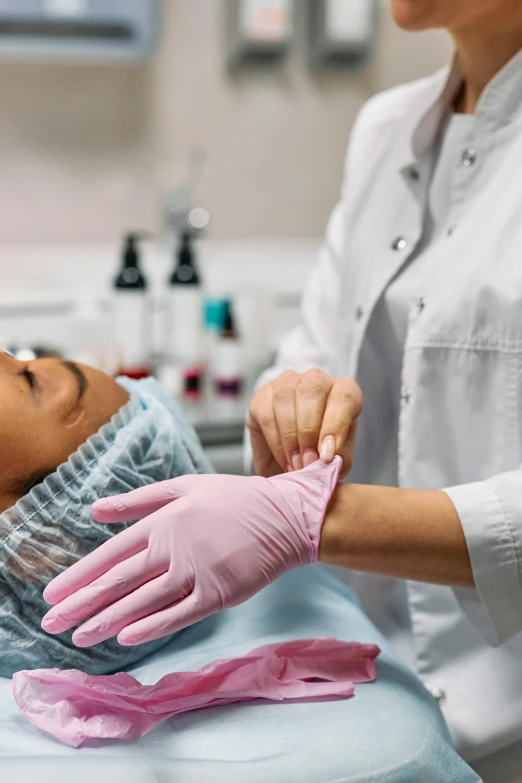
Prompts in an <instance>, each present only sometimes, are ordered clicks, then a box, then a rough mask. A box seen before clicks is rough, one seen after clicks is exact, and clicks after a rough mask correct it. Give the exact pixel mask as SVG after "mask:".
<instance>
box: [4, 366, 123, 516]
mask: <svg viewBox="0 0 522 783" xmlns="http://www.w3.org/2000/svg"><path fill="white" fill-rule="evenodd" d="M128 399H129V395H128V394H127V392H126V391H125V389H123V388H122V387H121V386H120V385H119V384H117V383H116V382H115V381H114V380H113V379H112V378H111V377H110V376H108V375H106V374H105V373H103V372H100V371H99V370H94V369H92V368H91V367H86V366H84V365H79V364H73V363H72V362H65V361H62V360H59V359H35V360H34V361H31V362H21V361H18V360H17V359H14V358H13V357H12V356H9V354H6V353H0V512H2V511H5V509H6V508H9V507H10V506H11V505H13V503H14V502H16V500H18V499H19V498H20V497H22V496H23V495H24V494H25V493H26V492H27V490H28V489H29V486H31V485H32V484H34V483H37V482H38V480H39V479H41V478H43V477H44V476H45V475H48V474H49V473H51V472H53V471H54V470H55V469H56V468H57V467H58V465H60V464H61V463H62V462H65V461H66V460H67V458H68V457H69V456H70V455H71V454H72V453H73V452H74V451H76V449H77V448H78V446H80V445H81V444H82V443H84V442H85V441H86V440H87V438H88V437H89V436H90V435H93V434H94V433H95V432H97V430H99V429H100V427H101V426H102V425H103V424H105V423H106V422H108V421H109V420H110V419H111V417H112V416H113V415H114V414H115V413H116V412H117V411H118V410H119V408H121V406H122V405H124V404H125V403H126V402H127V400H128Z"/></svg>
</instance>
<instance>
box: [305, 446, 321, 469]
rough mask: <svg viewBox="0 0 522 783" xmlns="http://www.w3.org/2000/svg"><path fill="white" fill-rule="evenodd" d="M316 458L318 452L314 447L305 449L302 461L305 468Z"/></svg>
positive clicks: (317, 457) (315, 460)
mask: <svg viewBox="0 0 522 783" xmlns="http://www.w3.org/2000/svg"><path fill="white" fill-rule="evenodd" d="M318 459H319V454H318V453H317V451H316V450H315V449H306V451H305V453H304V456H303V463H304V466H305V468H307V467H308V465H312V464H313V463H314V462H317V460H318Z"/></svg>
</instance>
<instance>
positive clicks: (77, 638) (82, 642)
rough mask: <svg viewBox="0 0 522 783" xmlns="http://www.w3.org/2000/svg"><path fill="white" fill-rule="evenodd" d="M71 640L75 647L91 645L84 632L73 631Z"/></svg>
mask: <svg viewBox="0 0 522 783" xmlns="http://www.w3.org/2000/svg"><path fill="white" fill-rule="evenodd" d="M72 640H73V644H74V646H75V647H91V646H92V644H93V643H92V642H91V641H90V640H89V635H88V634H86V633H85V634H84V633H74V634H73V637H72Z"/></svg>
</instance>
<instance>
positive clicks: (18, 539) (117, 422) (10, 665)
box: [0, 378, 212, 677]
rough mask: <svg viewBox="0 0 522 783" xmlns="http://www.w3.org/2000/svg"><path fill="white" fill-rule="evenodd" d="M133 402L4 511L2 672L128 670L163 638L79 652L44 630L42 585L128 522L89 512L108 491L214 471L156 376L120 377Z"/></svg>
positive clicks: (0, 539)
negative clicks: (104, 520)
mask: <svg viewBox="0 0 522 783" xmlns="http://www.w3.org/2000/svg"><path fill="white" fill-rule="evenodd" d="M118 381H119V383H121V385H122V386H124V387H125V388H126V389H127V391H128V392H129V394H130V399H129V401H128V403H126V404H125V405H124V406H123V407H122V408H121V409H120V410H119V411H118V412H117V413H116V414H115V415H114V416H113V417H112V419H111V421H110V422H109V423H108V424H105V425H104V426H103V427H102V428H101V429H100V430H99V431H98V432H97V433H95V434H94V435H92V436H91V437H90V438H89V439H88V440H87V441H86V442H85V443H84V444H83V445H82V446H80V448H79V449H78V450H77V451H76V452H75V453H74V454H72V455H71V456H70V457H69V459H68V461H67V462H66V463H64V464H63V465H60V466H59V468H58V469H57V470H56V471H55V472H54V473H52V474H51V475H50V476H48V477H47V478H46V479H45V480H44V481H43V482H42V483H41V484H39V485H37V486H36V487H34V488H33V489H32V490H31V491H30V492H29V493H28V494H27V495H25V496H24V497H23V498H21V499H20V500H19V501H18V502H17V503H16V505H15V506H13V507H12V508H10V509H8V510H7V511H5V512H4V513H3V514H1V515H0V676H4V677H7V676H11V675H12V674H13V673H14V672H15V671H19V670H20V669H34V668H47V667H58V668H61V669H70V668H75V669H80V670H82V671H85V672H88V673H90V674H104V673H108V672H112V671H116V670H121V669H122V668H125V667H127V666H129V665H131V664H132V663H134V662H136V661H137V660H139V659H140V658H143V657H144V656H145V655H147V654H148V653H150V652H152V651H153V650H155V649H157V648H158V647H160V646H161V645H162V644H165V642H166V641H167V639H162V640H161V639H160V640H157V641H155V642H150V643H148V644H145V645H140V646H138V647H121V646H120V645H119V644H118V642H117V641H116V640H115V639H112V640H109V641H107V642H104V643H103V644H100V645H97V646H96V647H92V648H88V649H79V648H77V647H75V646H74V645H73V643H72V640H71V635H72V632H70V631H69V632H67V633H64V634H60V635H58V636H50V635H48V634H46V633H44V631H42V630H41V628H40V622H41V619H42V617H43V615H44V614H45V613H46V612H47V610H48V608H49V607H48V606H47V604H46V603H45V601H44V600H43V598H42V591H43V589H44V587H45V586H46V585H47V584H48V583H49V582H50V581H51V579H53V578H54V577H55V576H57V575H58V574H59V573H61V572H62V571H64V570H65V569H66V568H68V567H69V566H70V565H72V564H73V563H75V562H76V561H77V560H79V559H80V558H81V557H83V556H84V555H86V554H88V553H89V552H92V551H93V550H94V549H96V548H97V547H99V546H100V545H101V544H102V543H103V542H104V541H107V540H108V539H109V538H111V537H112V536H114V535H116V533H118V532H120V531H121V530H122V529H123V528H125V527H128V524H132V523H127V524H124V525H102V524H99V523H97V522H95V521H94V520H93V519H92V517H91V505H92V503H93V502H94V501H95V500H97V499H98V498H101V497H107V496H109V495H116V494H119V493H121V492H128V491H130V490H132V489H136V488H137V487H141V486H144V485H146V484H151V483H154V482H157V481H163V480H165V479H169V478H174V477H176V476H180V475H183V474H186V473H209V472H212V468H211V466H210V463H209V462H208V461H207V459H206V457H205V456H204V454H203V451H202V449H201V446H200V444H199V441H198V439H197V436H196V433H195V432H194V430H193V429H192V427H191V425H190V424H189V422H188V420H187V418H186V416H185V415H184V413H183V411H182V410H181V408H180V407H179V406H178V405H177V404H176V403H175V402H174V401H173V400H171V399H170V398H169V397H168V396H167V395H166V394H165V393H164V392H163V390H162V389H161V387H160V386H159V384H158V383H157V382H156V381H154V380H149V379H146V380H143V381H131V380H129V379H126V378H125V379H123V378H121V379H118Z"/></svg>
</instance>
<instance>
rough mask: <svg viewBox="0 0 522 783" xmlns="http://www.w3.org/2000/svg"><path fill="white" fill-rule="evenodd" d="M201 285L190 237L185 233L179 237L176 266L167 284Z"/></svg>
mask: <svg viewBox="0 0 522 783" xmlns="http://www.w3.org/2000/svg"><path fill="white" fill-rule="evenodd" d="M200 283H201V280H200V277H199V274H198V270H197V268H196V260H195V258H194V251H193V249H192V237H191V235H190V234H189V233H188V232H187V231H185V232H184V233H183V234H182V235H181V242H180V245H179V248H178V253H177V266H176V268H175V270H174V272H173V273H172V275H171V276H170V278H169V284H170V285H172V286H178V285H199V284H200Z"/></svg>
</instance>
